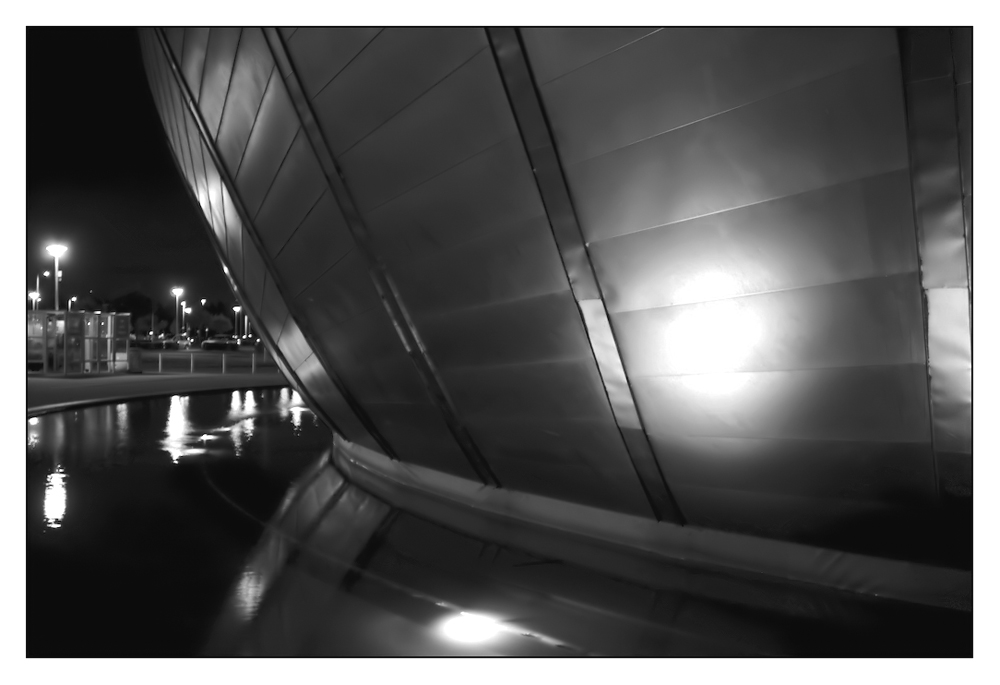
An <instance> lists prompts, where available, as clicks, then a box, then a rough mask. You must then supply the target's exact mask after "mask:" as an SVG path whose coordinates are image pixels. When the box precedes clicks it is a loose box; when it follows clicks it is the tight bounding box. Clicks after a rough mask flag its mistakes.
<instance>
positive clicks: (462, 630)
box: [441, 611, 501, 642]
mask: <svg viewBox="0 0 1000 685" xmlns="http://www.w3.org/2000/svg"><path fill="white" fill-rule="evenodd" d="M441 630H442V632H444V634H445V637H447V638H449V639H451V640H454V641H455V642H485V641H486V640H489V639H490V638H491V637H493V636H494V635H496V634H497V633H499V632H500V630H501V627H500V624H499V623H497V622H496V621H495V620H493V619H492V618H488V617H486V616H480V615H478V614H469V613H466V612H464V611H463V612H462V613H461V614H459V615H458V616H453V617H452V618H450V619H448V620H447V621H445V623H444V625H442V626H441Z"/></svg>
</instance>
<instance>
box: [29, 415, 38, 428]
mask: <svg viewBox="0 0 1000 685" xmlns="http://www.w3.org/2000/svg"><path fill="white" fill-rule="evenodd" d="M28 425H29V426H37V425H38V417H37V416H32V417H31V418H30V419H28Z"/></svg>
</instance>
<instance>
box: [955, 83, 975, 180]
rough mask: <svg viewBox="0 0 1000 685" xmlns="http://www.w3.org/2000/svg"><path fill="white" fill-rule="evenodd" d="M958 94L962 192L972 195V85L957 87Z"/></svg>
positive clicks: (964, 84)
mask: <svg viewBox="0 0 1000 685" xmlns="http://www.w3.org/2000/svg"><path fill="white" fill-rule="evenodd" d="M956 92H957V94H958V103H957V105H958V144H959V161H960V162H961V164H962V191H963V194H964V195H966V196H969V195H972V84H971V83H963V84H960V85H959V86H957V88H956Z"/></svg>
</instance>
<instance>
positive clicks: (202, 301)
mask: <svg viewBox="0 0 1000 685" xmlns="http://www.w3.org/2000/svg"><path fill="white" fill-rule="evenodd" d="M206 302H208V300H206V299H205V298H202V299H201V306H202V307H204V306H205V303H206Z"/></svg>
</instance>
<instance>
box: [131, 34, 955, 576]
mask: <svg viewBox="0 0 1000 685" xmlns="http://www.w3.org/2000/svg"><path fill="white" fill-rule="evenodd" d="M941 31H943V33H939V32H936V31H932V30H921V31H916V32H914V36H915V38H914V39H913V40H912V41H911V40H910V38H906V39H904V41H903V44H902V51H900V49H899V46H900V44H899V42H898V41H897V38H896V32H895V31H893V30H892V29H884V28H878V29H858V28H846V29H836V28H830V29H805V30H803V29H655V28H636V29H625V28H623V29H608V30H602V29H525V30H517V31H513V30H510V31H507V34H506V35H508V37H509V36H513V37H514V39H515V43H516V44H517V45H518V46H520V48H521V49H522V50H523V55H522V56H521V58H520V59H521V62H520V64H521V66H520V67H518V68H519V69H522V73H521V75H520V76H519V77H518V78H520V79H521V82H522V83H524V84H528V85H529V86H531V87H530V88H529V87H525V88H521V89H520V90H519V89H518V88H517V87H514V88H513V89H512V83H513V82H512V81H511V79H510V78H509V76H510V74H511V73H513V72H508V70H507V68H506V67H504V65H503V64H502V60H501V63H500V67H498V61H497V57H496V56H495V55H499V52H498V51H496V50H495V49H494V48H495V47H496V46H495V45H494V47H493V48H491V45H490V40H489V37H488V34H487V32H485V31H483V30H480V29H473V28H456V29H402V28H388V29H375V28H370V29H360V28H356V29H339V28H336V29H315V28H301V29H282V30H280V31H277V30H273V31H272V30H268V31H267V32H266V33H265V32H264V31H261V30H258V29H244V30H239V29H211V30H208V31H207V32H206V30H204V29H197V30H195V29H168V30H165V31H163V32H162V34H159V35H160V36H162V40H154V41H152V42H150V41H149V40H148V38H150V37H155V36H154V34H152V33H149V32H146V33H145V35H146V37H147V40H146V46H145V49H146V55H145V58H146V60H147V67H148V68H149V73H150V82H151V86H152V90H153V93H154V99H155V100H156V102H157V107H158V109H159V110H160V113H161V116H162V117H163V121H164V128H165V131H166V133H167V137H168V140H169V141H170V144H171V146H172V148H173V149H174V152H175V157H176V159H177V163H178V168H179V169H180V171H181V173H182V174H183V175H184V177H185V179H186V180H187V183H188V185H189V186H190V188H191V190H192V195H193V197H194V198H195V200H196V201H197V202H198V203H199V205H200V206H201V208H202V211H203V212H204V214H205V217H206V222H207V225H208V226H209V227H210V230H211V231H212V233H213V235H214V236H215V239H216V244H217V246H218V249H219V251H220V254H221V255H222V258H223V263H224V264H226V266H227V272H228V276H229V278H230V279H231V282H232V283H233V285H234V288H235V289H236V290H237V292H238V293H239V295H240V298H241V300H242V301H243V304H244V305H245V306H246V307H247V309H248V310H249V311H250V313H251V316H253V317H254V322H255V324H258V328H259V329H260V330H263V331H264V332H265V334H266V337H267V338H268V340H269V342H270V344H271V345H272V347H273V348H274V349H275V351H276V353H277V357H278V358H279V363H281V364H282V365H283V368H286V369H288V370H289V373H291V374H292V375H293V377H294V378H295V382H296V383H297V384H299V385H301V386H302V392H303V395H304V396H306V397H308V398H309V399H310V401H311V402H312V403H313V404H314V405H315V406H316V407H317V409H318V410H319V411H320V412H321V413H322V414H323V415H324V416H326V417H327V419H328V420H329V421H330V422H331V423H332V424H334V425H336V426H337V429H338V430H339V431H340V432H342V433H343V434H344V436H345V437H346V438H347V439H349V440H351V441H354V442H358V443H360V444H362V445H365V446H366V447H370V448H372V449H376V450H378V451H381V452H383V453H385V454H388V455H390V456H391V457H393V458H396V459H399V460H400V461H403V462H407V463H412V464H418V465H421V466H425V467H429V468H431V469H436V470H439V471H445V472H448V473H451V474H454V475H457V476H460V477H463V478H469V479H479V480H484V481H486V482H490V479H489V478H483V471H488V472H489V473H492V474H493V475H494V476H495V479H496V481H497V482H499V483H500V484H502V486H503V487H504V488H507V489H511V490H515V491H516V490H521V491H525V492H530V493H533V494H537V495H543V496H548V497H554V498H558V499H563V500H568V501H573V502H578V503H581V504H586V505H590V506H594V507H601V508H605V509H611V510H615V511H617V512H624V513H630V514H636V515H641V516H646V517H652V516H653V515H654V509H652V508H651V506H650V499H649V498H647V495H646V493H644V492H643V489H644V487H643V486H644V485H645V486H646V492H647V493H648V492H650V490H649V484H650V483H655V482H659V483H660V485H661V487H663V488H664V490H663V491H664V492H667V491H672V492H673V494H674V496H675V497H676V500H677V503H678V504H679V508H680V510H681V511H683V512H684V515H685V518H686V519H687V520H688V521H689V522H691V523H693V524H697V525H701V526H711V527H718V528H724V529H729V530H738V531H745V532H750V533H753V534H755V535H763V536H771V537H778V538H784V539H789V540H796V541H805V542H810V543H812V544H818V545H827V546H832V547H837V548H841V549H854V550H860V551H864V552H866V553H874V554H885V555H888V556H899V557H908V556H909V557H914V558H915V557H921V555H923V557H927V558H937V557H935V556H934V555H935V554H938V552H936V551H935V549H936V547H935V545H937V543H936V542H933V541H932V542H930V543H927V544H923V546H921V542H920V540H919V535H917V533H918V532H919V531H921V530H925V529H927V528H928V527H934V526H937V525H938V522H937V521H936V519H935V518H934V517H935V514H934V509H933V505H934V502H935V490H936V488H937V487H938V486H937V482H938V480H939V479H940V480H941V481H942V482H946V486H945V489H946V490H947V489H948V488H951V489H952V490H956V491H963V488H964V492H966V493H967V492H968V488H969V486H970V481H969V477H968V473H969V468H968V466H969V464H970V463H971V460H970V458H969V453H970V451H971V444H970V442H969V425H970V423H969V421H970V413H969V408H970V406H971V399H970V397H969V391H968V390H969V387H970V378H971V360H970V356H969V344H968V341H969V337H968V331H969V323H970V322H969V308H968V294H969V279H968V270H969V257H968V255H969V251H968V250H969V245H970V244H971V217H970V215H969V212H970V211H971V194H972V190H971V189H972V184H971V161H970V158H971V144H970V139H971V121H970V117H971V51H970V49H969V47H968V46H969V45H970V41H971V37H970V34H969V33H968V32H966V31H964V30H952V31H948V30H946V29H943V30H941ZM498 35H499V34H498ZM913 45H917V47H916V48H913V47H912V46H913ZM901 52H902V59H901ZM904 83H905V84H906V86H905V93H904ZM179 85H182V86H183V87H178V86H179ZM904 95H905V96H904ZM525 107H527V109H525ZM529 110H530V111H531V112H532V113H527V112H529ZM532 122H535V123H532ZM539 135H541V138H539V137H538V136H539ZM539 141H541V142H539ZM560 184H561V185H560ZM560 187H561V190H560ZM914 208H916V212H914ZM574 231H575V232H574ZM574 236H576V237H574ZM918 236H919V239H918ZM925 303H926V304H925ZM925 326H926V331H927V334H926V336H925V333H924V331H925ZM928 364H930V371H931V374H930V376H929V375H928ZM929 378H930V381H929V380H928V379H929ZM644 450H645V451H644ZM476 455H478V456H476ZM479 459H481V460H482V461H481V462H478V461H477V460H479ZM477 463H481V465H482V466H483V468H482V469H480V468H477V466H476V464H477ZM650 466H652V467H655V468H653V469H651V468H649V467H650ZM477 471H479V473H477ZM657 471H658V472H657ZM653 506H654V507H656V506H658V505H653ZM657 513H658V514H659V515H660V516H661V517H662V518H670V517H669V516H663V515H662V513H663V512H662V511H659V512H657ZM935 530H937V531H938V532H936V533H934V535H946V533H942V532H941V531H943V530H944V529H939V528H935ZM937 539H939V538H935V540H937ZM923 557H921V558H923ZM946 563H952V562H951V561H947V562H946Z"/></svg>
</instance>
